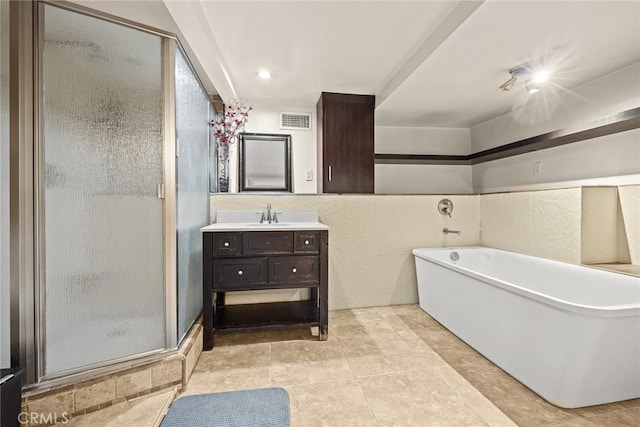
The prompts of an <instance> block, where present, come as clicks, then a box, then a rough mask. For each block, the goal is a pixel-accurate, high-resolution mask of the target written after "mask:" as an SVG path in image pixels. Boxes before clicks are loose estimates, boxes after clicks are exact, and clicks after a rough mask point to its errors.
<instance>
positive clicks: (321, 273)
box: [203, 230, 329, 350]
mask: <svg viewBox="0 0 640 427" xmlns="http://www.w3.org/2000/svg"><path fill="white" fill-rule="evenodd" d="M328 237H329V232H328V231H327V230H295V231H233V232H204V233H203V243H204V247H203V257H204V262H203V269H204V271H203V306H204V308H203V313H204V314H203V317H204V343H203V344H204V345H203V347H204V349H205V350H211V349H212V348H213V346H214V337H215V335H216V334H222V333H231V332H255V331H264V330H275V329H286V328H302V327H313V326H317V327H318V336H319V339H320V340H326V339H327V336H328V317H327V316H328V301H327V299H328ZM287 288H296V289H298V288H309V290H310V292H309V293H310V298H309V299H308V300H304V301H287V302H276V303H260V304H239V305H226V304H225V295H226V293H227V292H234V291H249V290H268V289H287Z"/></svg>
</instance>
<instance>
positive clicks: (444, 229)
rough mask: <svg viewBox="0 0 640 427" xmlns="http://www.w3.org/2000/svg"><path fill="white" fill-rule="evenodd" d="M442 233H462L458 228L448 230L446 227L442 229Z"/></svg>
mask: <svg viewBox="0 0 640 427" xmlns="http://www.w3.org/2000/svg"><path fill="white" fill-rule="evenodd" d="M442 234H457V235H458V236H459V235H461V234H462V231H460V230H449V229H448V228H447V227H445V228H443V229H442Z"/></svg>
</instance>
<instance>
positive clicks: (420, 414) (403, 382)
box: [358, 371, 487, 427]
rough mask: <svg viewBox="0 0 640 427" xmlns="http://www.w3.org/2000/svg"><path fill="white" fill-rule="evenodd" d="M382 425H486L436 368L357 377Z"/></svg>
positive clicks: (423, 426)
mask: <svg viewBox="0 0 640 427" xmlns="http://www.w3.org/2000/svg"><path fill="white" fill-rule="evenodd" d="M358 381H359V382H360V384H361V386H362V389H363V391H364V395H365V397H366V399H367V401H368V402H369V406H370V407H371V409H372V411H373V413H374V415H375V417H376V419H377V421H378V423H379V424H380V425H381V426H421V427H425V426H486V425H487V423H486V422H484V420H483V419H482V418H480V417H479V416H478V415H477V414H476V413H475V412H474V411H473V410H472V409H471V408H470V407H469V406H468V405H467V403H466V402H465V401H464V399H462V398H461V397H460V395H459V394H458V393H457V392H456V391H455V390H454V389H452V388H451V387H450V386H449V385H448V384H447V383H446V382H444V381H443V380H442V379H441V378H440V377H439V376H438V375H437V374H434V373H433V372H424V371H413V372H406V373H401V374H391V375H382V376H376V377H367V378H361V379H359V380H358Z"/></svg>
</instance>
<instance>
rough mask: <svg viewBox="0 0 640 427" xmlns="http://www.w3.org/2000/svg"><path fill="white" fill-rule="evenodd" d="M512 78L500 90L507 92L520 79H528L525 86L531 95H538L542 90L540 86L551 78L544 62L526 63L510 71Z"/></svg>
mask: <svg viewBox="0 0 640 427" xmlns="http://www.w3.org/2000/svg"><path fill="white" fill-rule="evenodd" d="M509 74H511V78H510V79H509V80H507V81H506V82H504V83H503V84H502V85H500V87H499V88H498V89H500V90H502V91H504V92H506V91H508V90H510V89H511V88H512V87H513V86H514V85H515V84H516V81H517V80H518V77H523V78H526V80H525V82H524V85H525V87H526V89H527V91H528V92H529V93H536V92H538V91H539V90H540V84H541V83H544V82H545V81H546V80H547V79H548V78H549V75H550V73H549V71H547V70H545V69H544V63H543V62H542V60H539V59H538V60H535V61H530V62H525V63H524V64H521V65H518V66H517V67H513V68H512V69H510V70H509Z"/></svg>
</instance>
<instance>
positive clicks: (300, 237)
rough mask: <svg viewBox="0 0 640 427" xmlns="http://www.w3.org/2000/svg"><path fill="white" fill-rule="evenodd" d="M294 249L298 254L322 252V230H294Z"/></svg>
mask: <svg viewBox="0 0 640 427" xmlns="http://www.w3.org/2000/svg"><path fill="white" fill-rule="evenodd" d="M293 241H294V246H293V251H294V252H295V253H297V254H317V253H319V252H320V232H318V231H294V232H293Z"/></svg>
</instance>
